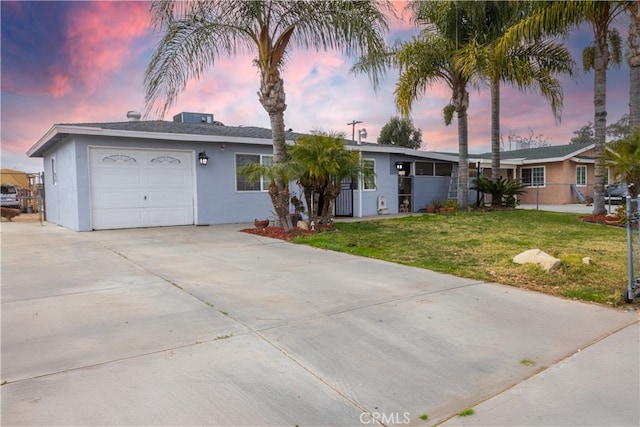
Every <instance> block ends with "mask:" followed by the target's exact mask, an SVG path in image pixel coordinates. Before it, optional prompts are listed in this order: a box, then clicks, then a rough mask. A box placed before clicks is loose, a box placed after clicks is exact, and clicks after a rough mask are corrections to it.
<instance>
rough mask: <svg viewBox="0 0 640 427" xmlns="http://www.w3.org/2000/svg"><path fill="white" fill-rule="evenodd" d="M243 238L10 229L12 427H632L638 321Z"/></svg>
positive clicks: (180, 230) (6, 278) (639, 414)
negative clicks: (471, 411) (470, 413)
mask: <svg viewBox="0 0 640 427" xmlns="http://www.w3.org/2000/svg"><path fill="white" fill-rule="evenodd" d="M239 228H240V226H212V227H170V228H150V229H137V230H114V231H101V232H91V233H76V232H73V231H69V230H66V229H64V228H61V227H58V226H55V225H53V224H50V223H45V224H44V226H41V225H40V224H39V223H7V222H3V223H2V225H1V234H0V237H1V239H2V242H1V244H2V260H1V266H2V271H1V274H2V277H1V278H2V299H1V301H2V319H1V320H2V371H1V380H2V383H3V385H2V388H1V393H2V403H1V413H2V425H7V426H14V425H60V426H70V425H77V426H80V425H109V426H110V425H132V426H143V425H144V426H148V425H162V426H165V425H167V426H168V425H180V426H182V425H225V426H227V425H238V426H250V425H251V426H272V425H283V426H285V425H286V426H294V425H300V426H307V425H314V426H325V425H326V426H358V425H372V424H377V423H378V422H380V423H382V424H385V425H404V424H411V425H420V426H423V425H424V426H428V425H436V424H439V423H442V422H445V424H446V425H634V426H637V425H639V424H640V408H639V405H638V402H639V401H640V390H639V385H638V384H639V382H638V378H639V377H640V372H639V367H638V361H639V360H640V338H639V337H640V327H639V324H638V317H637V312H633V311H629V312H625V311H622V310H615V309H610V308H606V307H602V306H599V305H592V304H583V303H579V302H575V301H567V300H562V299H558V298H554V297H550V296H547V295H543V294H538V293H533V292H527V291H522V290H519V289H516V288H513V287H508V286H502V285H498V284H491V283H482V282H478V281H473V280H467V279H460V278H456V277H453V276H447V275H442V274H436V273H433V272H431V271H427V270H421V269H417V268H412V267H406V266H400V265H396V264H391V263H386V262H381V261H376V260H371V259H364V258H359V257H354V256H350V255H345V254H339V253H334V252H329V251H323V250H318V249H314V248H310V247H305V246H298V245H293V244H290V243H286V242H282V241H277V240H271V239H267V238H261V237H258V236H254V235H249V234H245V233H239V232H238V231H237V230H238V229H239ZM466 408H474V409H475V414H474V415H473V416H470V417H465V418H460V417H457V416H456V414H457V413H459V412H460V411H462V410H464V409H466ZM425 414H426V415H428V419H427V420H426V421H424V420H423V419H422V418H421V416H423V415H425Z"/></svg>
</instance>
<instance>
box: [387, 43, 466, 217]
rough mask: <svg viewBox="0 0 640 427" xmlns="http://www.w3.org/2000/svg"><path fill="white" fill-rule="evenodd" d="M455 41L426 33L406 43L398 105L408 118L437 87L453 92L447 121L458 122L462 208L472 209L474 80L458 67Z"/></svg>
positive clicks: (400, 60)
mask: <svg viewBox="0 0 640 427" xmlns="http://www.w3.org/2000/svg"><path fill="white" fill-rule="evenodd" d="M455 55H456V43H455V40H451V39H448V38H446V37H445V36H443V35H441V34H436V33H429V32H425V33H423V34H422V35H421V36H420V37H415V38H414V39H413V41H411V42H409V43H406V44H405V45H404V46H402V47H401V48H400V50H398V52H397V61H398V66H399V69H400V78H399V79H398V84H397V87H396V91H395V93H396V104H397V106H398V110H399V111H400V113H401V114H402V115H404V116H408V115H409V113H410V111H411V108H412V106H413V103H414V102H415V101H416V100H417V99H418V97H419V96H420V95H422V94H424V93H426V91H427V89H428V88H429V87H431V86H432V85H433V84H435V83H437V82H439V81H444V82H446V84H447V85H448V86H449V88H450V89H451V100H450V103H449V104H448V105H447V106H445V107H444V110H443V112H444V121H445V124H446V125H450V124H451V122H452V119H453V114H454V113H455V114H456V117H457V120H458V183H457V185H458V200H457V202H458V205H459V206H460V208H461V209H463V210H464V209H467V207H468V206H469V138H468V125H467V110H468V109H469V92H468V91H467V86H468V84H469V81H470V78H469V77H468V76H466V75H465V74H464V73H463V72H462V69H461V68H460V67H457V66H456V65H455Z"/></svg>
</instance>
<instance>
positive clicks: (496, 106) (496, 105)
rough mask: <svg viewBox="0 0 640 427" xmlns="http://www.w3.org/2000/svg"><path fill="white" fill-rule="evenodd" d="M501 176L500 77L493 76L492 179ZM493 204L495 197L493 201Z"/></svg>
mask: <svg viewBox="0 0 640 427" xmlns="http://www.w3.org/2000/svg"><path fill="white" fill-rule="evenodd" d="M498 178H500V79H499V78H498V77H497V76H494V77H492V78H491V181H493V182H497V181H498ZM491 204H492V205H493V204H494V202H493V199H492V201H491Z"/></svg>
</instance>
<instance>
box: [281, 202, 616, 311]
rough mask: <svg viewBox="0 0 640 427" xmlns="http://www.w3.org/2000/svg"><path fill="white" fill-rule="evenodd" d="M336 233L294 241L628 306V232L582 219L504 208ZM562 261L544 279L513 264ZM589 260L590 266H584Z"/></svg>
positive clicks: (342, 226) (341, 226)
mask: <svg viewBox="0 0 640 427" xmlns="http://www.w3.org/2000/svg"><path fill="white" fill-rule="evenodd" d="M335 228H336V231H335V232H323V233H316V234H314V235H310V236H298V237H296V238H295V239H294V240H293V241H294V242H296V243H303V244H307V245H311V246H315V247H318V248H324V249H331V250H334V251H339V252H347V253H350V254H354V255H360V256H366V257H371V258H377V259H382V260H386V261H391V262H396V263H400V264H406V265H411V266H415V267H420V268H426V269H429V270H433V271H438V272H442V273H449V274H453V275H456V276H460V277H466V278H471V279H478V280H482V281H487V282H496V283H502V284H506V285H513V286H517V287H520V288H526V289H532V290H536V291H540V292H545V293H548V294H552V295H559V296H563V297H567V298H575V299H579V300H584V301H593V302H598V303H605V304H609V305H620V304H622V303H623V300H622V293H623V291H624V289H625V288H626V285H627V255H626V254H627V251H626V248H627V240H626V230H625V229H624V228H620V227H611V226H607V225H601V224H592V223H586V222H583V221H581V220H580V219H579V218H578V215H576V214H568V213H557V212H544V211H532V210H505V211H491V212H470V213H455V214H438V215H422V216H412V217H404V218H395V219H380V220H371V221H361V222H349V223H343V222H338V223H336V224H335ZM534 248H537V249H540V250H542V251H544V252H547V253H548V254H551V255H553V256H555V257H556V258H559V259H560V260H562V266H561V267H560V268H559V269H557V270H555V271H552V272H551V273H546V272H544V271H543V270H542V269H540V268H539V267H537V266H533V265H518V264H515V263H513V261H512V260H513V257H514V256H515V255H517V254H519V253H521V252H523V251H525V250H527V249H534ZM585 257H589V258H591V259H592V260H593V261H592V264H591V265H587V264H584V263H583V262H582V259H583V258H585Z"/></svg>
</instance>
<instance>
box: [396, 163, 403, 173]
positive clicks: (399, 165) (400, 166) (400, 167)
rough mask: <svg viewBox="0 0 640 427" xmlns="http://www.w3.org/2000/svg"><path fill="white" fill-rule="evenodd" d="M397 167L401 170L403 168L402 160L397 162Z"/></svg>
mask: <svg viewBox="0 0 640 427" xmlns="http://www.w3.org/2000/svg"><path fill="white" fill-rule="evenodd" d="M396 169H398V170H399V171H401V170H402V163H400V162H396Z"/></svg>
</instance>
